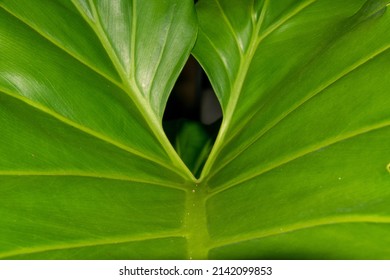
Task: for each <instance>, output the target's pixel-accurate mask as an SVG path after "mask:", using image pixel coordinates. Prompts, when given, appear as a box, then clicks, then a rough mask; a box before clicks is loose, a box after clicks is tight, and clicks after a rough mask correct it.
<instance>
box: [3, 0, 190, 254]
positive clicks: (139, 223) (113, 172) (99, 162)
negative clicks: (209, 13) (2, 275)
mask: <svg viewBox="0 0 390 280" xmlns="http://www.w3.org/2000/svg"><path fill="white" fill-rule="evenodd" d="M0 7H1V8H0V53H1V60H0V92H1V94H0V104H1V105H0V119H1V134H2V135H1V139H0V154H1V157H0V192H1V195H0V216H1V218H0V224H1V227H0V257H2V258H65V259H66V258H138V257H141V258H156V257H159V258H184V257H185V256H186V253H185V248H184V246H185V239H184V237H183V236H184V233H183V229H182V223H183V219H184V213H183V209H184V205H185V196H186V192H188V188H187V187H186V185H187V184H188V183H187V182H191V181H192V180H193V175H192V174H191V173H190V171H189V170H188V169H187V167H186V166H185V165H184V164H183V162H182V161H181V159H180V158H179V157H178V155H177V154H176V153H175V151H174V149H173V148H172V147H171V145H170V143H169V141H168V139H167V138H166V136H165V134H164V131H163V129H162V124H161V119H162V113H163V109H164V107H165V103H166V100H167V98H168V95H169V93H170V90H171V88H172V87H173V85H174V82H175V80H176V78H177V76H178V75H179V73H180V71H181V69H182V67H183V65H184V63H185V62H186V60H187V58H188V56H189V54H190V51H191V48H192V46H193V44H194V42H195V39H196V30H197V28H196V19H195V12H194V7H193V4H192V2H191V1H190V0H188V1H172V0H171V1H135V0H134V1H73V2H70V1H67V0H66V1H65V0H64V1H52V0H50V1H49V0H39V1H5V0H4V1H3V0H2V1H0ZM156 248H159V249H156ZM164 248H165V249H164ZM141 249H142V251H144V252H143V253H141V254H140V250H141ZM160 250H161V251H162V252H160ZM148 251H149V252H148ZM153 252H154V253H153ZM164 252H165V253H164Z"/></svg>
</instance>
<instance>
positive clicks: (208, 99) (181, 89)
mask: <svg viewBox="0 0 390 280" xmlns="http://www.w3.org/2000/svg"><path fill="white" fill-rule="evenodd" d="M221 122H222V110H221V106H220V104H219V102H218V99H217V97H216V95H215V93H214V91H213V90H212V88H211V84H210V81H209V80H208V78H207V76H206V74H205V72H204V71H203V69H202V67H201V66H200V65H199V64H198V62H197V61H196V60H195V59H194V58H193V57H192V56H191V57H190V58H189V59H188V61H187V63H186V65H185V66H184V68H183V71H182V72H181V74H180V76H179V78H178V80H177V82H176V84H175V86H174V88H173V90H172V93H171V95H170V97H169V99H168V102H167V105H166V109H165V112H164V118H163V126H164V131H165V133H166V134H167V136H168V139H169V140H170V142H171V144H172V146H173V147H174V148H175V150H176V152H177V153H178V154H179V156H180V157H181V158H182V160H183V161H184V163H185V164H186V165H187V167H188V168H189V169H190V170H191V171H192V172H193V174H194V175H195V176H198V175H200V172H201V170H202V167H203V165H204V163H205V161H206V160H207V158H208V155H209V153H210V151H211V148H212V147H213V145H214V142H215V139H216V137H217V134H218V131H219V128H220V125H221Z"/></svg>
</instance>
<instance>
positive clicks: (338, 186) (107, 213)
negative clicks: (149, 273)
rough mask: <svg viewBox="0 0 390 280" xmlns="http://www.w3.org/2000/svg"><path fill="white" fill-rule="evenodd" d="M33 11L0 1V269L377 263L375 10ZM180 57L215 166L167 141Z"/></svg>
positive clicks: (307, 6)
mask: <svg viewBox="0 0 390 280" xmlns="http://www.w3.org/2000/svg"><path fill="white" fill-rule="evenodd" d="M33 2H34V3H33ZM33 2H32V1H27V0H26V1H11V0H0V54H1V59H0V128H1V137H0V154H1V157H0V225H1V227H0V258H3V259H182V258H198V259H203V258H215V259H218V258H222V259H225V258H232V259H237V258H239V259H244V258H253V259H259V258H267V259H294V258H295V259H321V258H323V259H388V258H389V257H390V251H389V249H388V246H383V244H388V243H390V237H389V236H390V235H389V234H388V231H389V224H390V208H389V204H390V145H389V144H388V143H389V139H390V126H389V125H390V99H389V92H388V89H389V88H390V71H388V69H390V67H389V66H390V65H389V64H390V63H389V62H390V50H389V49H390V37H389V35H388V29H389V27H390V14H389V12H388V11H387V5H388V3H389V1H388V0H368V1H365V0H346V1H338V0H300V1H295V0H281V1H271V0H264V1H257V0H255V1H249V0H200V1H198V4H196V7H195V8H194V5H193V3H192V1H191V0H186V1H183V0H180V1H178V0H164V1H161V0H151V1H138V0H116V1H94V0H73V1H68V0H56V1H52V0H51V1H49V0H37V1H33ZM195 10H196V12H197V18H198V25H199V30H198V26H197V23H196V15H195ZM197 32H198V33H197ZM195 40H196V44H195V47H194V49H193V45H194V43H195ZM191 51H192V52H193V55H194V56H195V57H196V58H197V59H198V61H199V62H200V63H201V64H202V66H203V68H204V69H205V71H206V72H207V74H208V76H209V78H210V81H211V83H212V85H213V88H214V90H215V92H216V94H217V96H218V99H219V101H220V103H221V107H222V110H223V115H224V118H223V122H222V124H221V129H220V131H219V134H218V137H217V139H216V142H215V145H214V147H213V148H212V150H211V152H210V145H209V143H210V141H212V137H210V135H209V134H208V133H206V131H205V130H204V128H203V127H201V126H200V125H198V124H193V123H187V122H184V124H183V125H182V126H181V128H182V129H181V130H179V132H178V133H176V134H175V137H176V138H175V141H172V142H175V143H174V146H175V148H176V151H175V149H174V147H173V146H172V145H171V144H170V142H169V140H168V138H167V137H166V135H165V133H164V131H163V127H162V116H163V112H164V108H165V104H166V101H167V98H168V96H169V94H170V91H171V89H172V87H173V85H174V82H175V80H176V78H177V77H178V75H179V73H180V71H181V69H182V68H183V65H184V63H185V61H186V59H187V58H188V56H189V54H190V52H191ZM209 152H210V154H209V156H208V157H207V154H208V153H209ZM205 161H206V163H204V162H205ZM186 164H187V166H188V167H187V166H186ZM203 164H204V167H203V169H202V171H201V167H202V166H203ZM200 171H201V174H200V177H199V178H195V176H194V175H193V174H192V173H194V174H197V173H199V172H200ZM191 172H192V173H191Z"/></svg>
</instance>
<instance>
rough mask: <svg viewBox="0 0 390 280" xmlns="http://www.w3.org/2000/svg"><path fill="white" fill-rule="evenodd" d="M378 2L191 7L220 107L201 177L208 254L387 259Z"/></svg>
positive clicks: (387, 108)
mask: <svg viewBox="0 0 390 280" xmlns="http://www.w3.org/2000/svg"><path fill="white" fill-rule="evenodd" d="M386 5H388V1H342V2H340V1H334V0H317V1H316V0H304V1H287V0H286V1H268V0H265V1H227V0H226V1H225V0H213V1H200V2H199V3H198V5H197V10H198V14H199V15H198V17H199V24H200V29H199V35H198V41H197V44H196V46H195V49H194V55H195V57H196V58H197V59H198V60H199V61H200V63H201V65H202V66H203V67H204V69H205V70H206V72H207V74H208V76H209V77H210V79H211V83H212V84H213V87H214V89H215V91H216V94H217V96H218V98H219V100H220V102H221V104H222V108H223V112H224V120H223V123H222V125H221V131H220V133H219V136H218V138H217V140H216V144H215V146H214V148H213V151H212V153H211V155H210V157H209V159H208V161H207V163H206V166H205V168H204V169H203V174H202V176H201V180H202V181H203V182H204V184H205V185H207V188H208V189H209V194H208V195H207V197H206V199H205V208H206V211H207V216H208V231H209V234H210V238H211V245H210V247H211V253H210V256H211V257H212V258H228V257H229V258H237V256H239V257H240V258H278V259H280V258H281V259H283V258H285V259H291V258H298V259H299V258H309V259H310V258H314V259H318V258H325V259H326V258H332V259H339V258H341V259H343V258H347V259H349V258H385V259H386V258H389V256H390V255H389V251H388V250H387V248H383V246H382V245H381V244H384V243H385V244H387V243H389V242H390V239H389V237H388V235H386V234H385V232H386V231H388V224H389V222H390V208H389V199H390V174H389V170H388V164H389V162H390V146H389V139H390V127H389V125H390V99H389V91H388V89H389V87H390V82H389V81H390V72H389V71H388V69H389V61H390V37H389V34H388V27H389V25H390V16H389V15H390V14H389V13H388V11H387V10H386V9H387V8H386ZM217 14H218V15H219V16H218V17H217V16H216V15H217ZM243 18H245V19H246V21H244V20H242V19H243ZM217 22H218V24H217ZM227 46H228V47H227ZM379 236H380V238H379ZM359 239H364V240H365V241H364V242H359V246H357V245H356V244H357V242H358V241H357V240H359ZM328 241H329V242H328ZM383 242H384V243H383ZM328 246H330V247H331V248H329V247H328Z"/></svg>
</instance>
